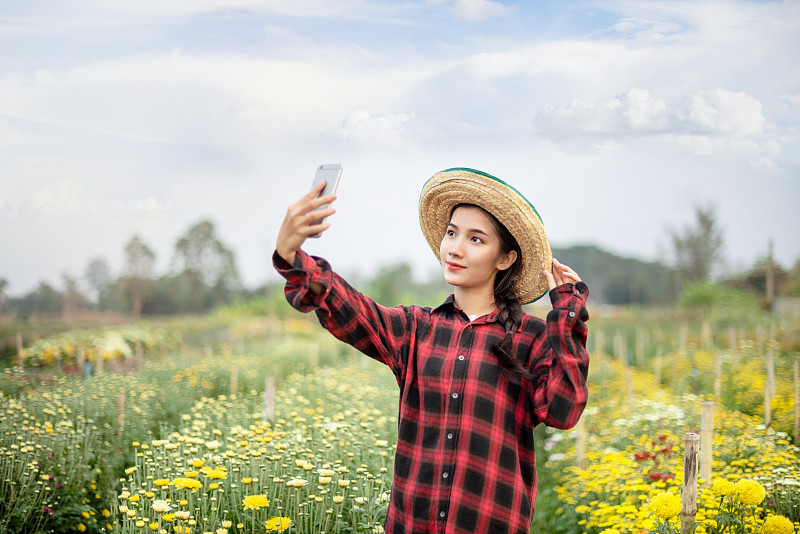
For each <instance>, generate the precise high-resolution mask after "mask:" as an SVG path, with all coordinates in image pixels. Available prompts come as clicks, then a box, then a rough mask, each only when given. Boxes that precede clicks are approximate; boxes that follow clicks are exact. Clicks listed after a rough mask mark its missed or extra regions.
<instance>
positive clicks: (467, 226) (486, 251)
mask: <svg viewBox="0 0 800 534" xmlns="http://www.w3.org/2000/svg"><path fill="white" fill-rule="evenodd" d="M516 258H517V253H516V252H515V251H511V252H509V253H506V254H503V253H502V252H501V249H500V236H499V235H498V234H497V231H496V230H495V228H494V224H492V220H491V219H490V218H489V215H488V214H487V213H486V212H485V211H483V210H482V209H481V208H478V207H475V206H460V207H458V208H456V210H455V211H454V212H453V216H452V217H451V218H450V224H448V225H447V230H446V231H445V234H444V237H443V238H442V243H441V245H440V247H439V259H440V260H441V262H442V267H443V268H444V279H445V281H446V282H447V283H448V284H452V285H453V286H457V287H460V288H462V289H480V290H486V289H487V287H488V289H489V291H490V292H493V291H494V278H495V276H496V275H497V272H498V271H500V270H504V269H508V268H509V267H510V266H511V264H512V263H514V260H516Z"/></svg>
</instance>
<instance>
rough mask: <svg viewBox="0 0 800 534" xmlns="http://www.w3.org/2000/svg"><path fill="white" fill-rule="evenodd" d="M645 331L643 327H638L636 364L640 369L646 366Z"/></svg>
mask: <svg viewBox="0 0 800 534" xmlns="http://www.w3.org/2000/svg"><path fill="white" fill-rule="evenodd" d="M645 341H646V340H645V333H644V329H643V328H641V327H637V328H636V357H635V360H636V366H637V367H639V368H640V369H641V368H643V367H644V346H645Z"/></svg>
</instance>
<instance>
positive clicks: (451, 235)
mask: <svg viewBox="0 0 800 534" xmlns="http://www.w3.org/2000/svg"><path fill="white" fill-rule="evenodd" d="M444 235H446V236H448V237H453V236H454V235H456V233H455V232H454V231H453V230H448V231H447V232H446V233H445V234H444Z"/></svg>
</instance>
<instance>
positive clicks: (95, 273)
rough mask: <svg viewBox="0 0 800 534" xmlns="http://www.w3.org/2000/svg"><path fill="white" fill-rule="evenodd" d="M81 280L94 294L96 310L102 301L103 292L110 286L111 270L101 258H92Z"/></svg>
mask: <svg viewBox="0 0 800 534" xmlns="http://www.w3.org/2000/svg"><path fill="white" fill-rule="evenodd" d="M83 278H84V280H86V283H87V284H89V289H90V290H91V291H92V292H93V293H94V298H95V302H96V303H97V306H98V308H100V307H101V306H100V303H101V300H102V294H103V291H105V290H106V289H107V288H108V287H109V286H110V285H111V281H112V280H111V269H110V268H109V266H108V263H106V260H104V259H103V258H94V259H92V260H91V261H90V262H89V264H88V265H87V266H86V270H85V271H83Z"/></svg>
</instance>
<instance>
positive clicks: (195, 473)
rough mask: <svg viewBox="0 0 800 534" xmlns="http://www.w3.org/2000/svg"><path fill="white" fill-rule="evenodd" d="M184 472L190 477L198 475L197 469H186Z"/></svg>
mask: <svg viewBox="0 0 800 534" xmlns="http://www.w3.org/2000/svg"><path fill="white" fill-rule="evenodd" d="M183 474H184V475H186V476H187V477H188V478H196V477H197V475H198V473H197V471H184V472H183Z"/></svg>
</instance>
